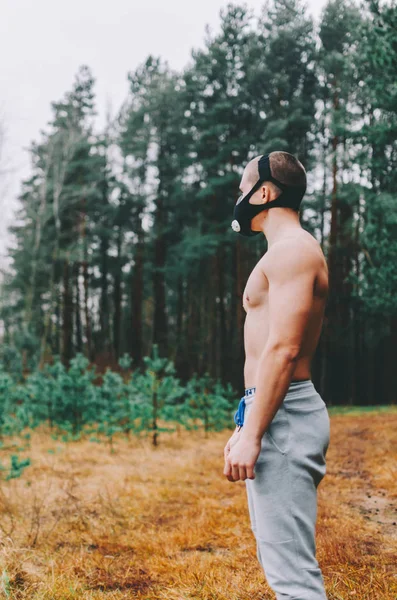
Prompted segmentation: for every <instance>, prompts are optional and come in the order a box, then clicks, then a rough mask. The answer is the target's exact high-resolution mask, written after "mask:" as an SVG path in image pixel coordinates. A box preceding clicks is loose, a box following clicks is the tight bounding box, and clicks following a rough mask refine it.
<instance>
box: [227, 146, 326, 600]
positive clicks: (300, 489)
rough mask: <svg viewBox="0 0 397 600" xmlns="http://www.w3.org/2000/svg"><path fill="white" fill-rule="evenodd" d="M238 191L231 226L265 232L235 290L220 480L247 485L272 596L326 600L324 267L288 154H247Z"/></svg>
mask: <svg viewBox="0 0 397 600" xmlns="http://www.w3.org/2000/svg"><path fill="white" fill-rule="evenodd" d="M240 189H241V192H242V195H241V196H240V198H239V200H238V201H237V203H236V206H235V209H234V221H233V223H232V227H233V229H234V230H235V231H237V232H239V233H240V234H242V235H246V236H251V235H257V234H261V233H263V234H264V235H265V237H266V239H267V242H268V250H267V252H266V253H265V254H264V255H263V256H262V258H261V259H260V260H259V262H258V263H257V264H256V265H255V267H254V269H253V271H252V273H251V275H250V276H249V278H248V281H247V285H246V288H245V290H244V294H243V306H244V308H245V310H246V313H247V314H246V320H245V327H244V346H245V355H246V360H245V366H244V380H245V388H246V389H245V396H244V397H243V398H242V399H241V401H240V404H239V407H238V410H237V411H236V414H235V422H236V423H237V427H236V430H235V431H234V433H233V435H232V436H231V438H230V439H229V441H228V442H227V444H226V446H225V450H224V457H225V467H224V475H225V476H226V477H227V479H228V480H229V481H232V482H234V481H245V483H246V491H247V499H248V509H249V515H250V522H251V527H252V530H253V533H254V535H255V538H256V545H257V557H258V560H259V562H260V564H261V566H262V568H263V571H264V573H265V575H266V579H267V581H268V583H269V585H270V587H271V588H272V589H273V590H274V592H275V594H276V597H277V600H292V599H293V600H326V598H327V596H326V593H325V589H324V581H323V577H322V573H321V570H320V567H319V564H318V562H317V559H316V543H315V526H316V518H317V487H318V484H319V483H320V481H321V480H322V479H323V477H324V475H325V472H326V465H325V456H326V452H327V449H328V445H329V439H330V421H329V415H328V411H327V407H326V405H325V403H324V401H323V399H322V398H321V396H320V395H319V393H318V392H317V391H316V389H315V387H314V385H313V383H312V381H311V372H310V365H311V360H312V357H313V355H314V352H315V349H316V346H317V343H318V340H319V337H320V333H321V328H322V322H323V316H324V309H325V303H326V298H327V293H328V271H327V264H326V261H325V258H324V255H323V253H322V250H321V247H320V246H319V244H318V242H317V241H316V240H315V238H314V237H313V236H312V235H311V234H310V233H309V232H308V231H306V230H305V229H303V228H302V227H301V225H300V221H299V206H300V202H301V200H302V197H303V195H304V193H305V190H306V172H305V169H304V167H303V165H302V164H301V163H300V162H299V161H298V160H297V159H296V158H295V157H294V156H293V155H291V154H289V153H288V152H272V153H271V154H270V155H265V156H262V157H261V156H259V157H256V158H254V159H253V160H251V161H250V162H249V163H248V165H247V166H246V168H245V170H244V173H243V176H242V179H241V183H240ZM267 209H272V210H267Z"/></svg>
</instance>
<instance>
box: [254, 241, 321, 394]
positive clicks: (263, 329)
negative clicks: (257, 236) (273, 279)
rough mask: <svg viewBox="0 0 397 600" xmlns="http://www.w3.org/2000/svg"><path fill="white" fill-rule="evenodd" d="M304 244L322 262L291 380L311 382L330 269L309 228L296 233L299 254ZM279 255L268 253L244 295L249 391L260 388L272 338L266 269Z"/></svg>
mask: <svg viewBox="0 0 397 600" xmlns="http://www.w3.org/2000/svg"><path fill="white" fill-rule="evenodd" d="M293 237H295V235H294V236H293ZM277 243H280V242H277ZM281 243H282V240H281ZM302 244H305V245H306V248H310V249H312V252H313V253H316V255H317V256H318V261H317V260H316V263H318V268H317V269H316V279H315V285H314V289H313V303H312V310H311V314H310V319H309V324H308V326H307V329H306V332H305V337H304V340H303V343H302V349H301V352H300V355H299V357H298V359H297V361H296V368H295V370H294V373H293V375H292V379H291V381H299V380H304V379H311V372H310V365H311V360H312V357H313V355H314V352H315V350H316V347H317V343H318V340H319V338H320V334H321V329H322V324H323V318H324V309H325V304H326V299H327V294H328V269H327V263H326V260H325V257H324V254H323V252H322V250H321V246H320V245H319V244H318V242H317V241H316V240H315V238H314V237H313V236H312V235H311V234H310V233H309V232H308V231H306V230H305V229H302V230H301V231H299V232H298V233H297V234H296V252H298V253H299V251H300V249H301V248H302ZM275 252H277V247H276V245H275V246H274V248H272V251H268V252H266V253H265V254H264V256H262V258H261V259H260V260H259V262H258V263H257V264H256V266H255V267H254V269H253V271H252V272H251V274H250V276H249V278H248V281H247V284H246V286H245V289H244V293H243V307H244V309H245V311H246V313H247V314H246V318H245V325H244V347H245V366H244V380H245V387H246V388H248V387H254V386H255V385H256V381H255V379H256V371H257V365H258V361H259V358H260V356H261V353H262V351H263V349H264V347H265V345H266V341H267V338H268V333H269V319H268V289H269V282H268V280H267V278H266V268H267V265H268V264H269V261H271V260H272V257H273V260H274V256H275V254H274V253H275Z"/></svg>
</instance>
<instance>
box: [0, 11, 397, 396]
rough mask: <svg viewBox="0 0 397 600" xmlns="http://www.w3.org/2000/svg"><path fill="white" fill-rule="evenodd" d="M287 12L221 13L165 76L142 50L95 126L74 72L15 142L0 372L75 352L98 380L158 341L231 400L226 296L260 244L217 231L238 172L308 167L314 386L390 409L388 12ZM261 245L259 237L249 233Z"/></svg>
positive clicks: (391, 57) (395, 27)
mask: <svg viewBox="0 0 397 600" xmlns="http://www.w3.org/2000/svg"><path fill="white" fill-rule="evenodd" d="M393 4H394V3H393V1H388V2H378V1H375V0H364V1H363V2H361V3H358V2H353V1H351V2H349V1H342V0H330V1H329V2H328V3H327V4H326V6H325V8H324V10H323V12H322V15H321V18H320V20H319V22H318V23H314V22H313V19H312V16H311V15H310V13H309V12H308V10H307V9H306V7H305V4H304V2H303V1H301V0H272V1H270V2H267V3H266V4H265V5H264V9H263V11H262V13H261V15H260V17H259V18H256V17H254V16H253V15H252V14H251V12H250V10H249V9H248V8H247V7H246V6H245V5H237V4H230V5H228V7H227V8H226V9H224V10H222V11H221V14H220V23H219V30H218V31H217V32H215V33H211V32H210V31H207V32H206V36H205V41H204V44H203V48H202V49H198V50H193V51H192V55H191V59H190V61H189V64H188V65H187V66H186V67H185V69H184V70H183V71H182V72H177V71H175V70H173V69H171V68H170V67H169V66H168V64H167V63H166V62H165V61H163V60H161V59H160V58H156V57H153V56H149V57H148V58H147V60H145V61H144V63H143V64H141V65H139V66H138V68H136V69H135V70H133V71H131V72H130V73H128V82H129V92H128V97H127V98H126V99H125V102H124V103H123V105H122V107H121V109H120V111H119V112H118V114H117V115H115V116H112V115H109V117H108V119H107V124H106V127H105V128H104V130H103V131H100V132H98V131H97V130H96V127H95V115H96V105H95V91H94V88H95V80H94V77H93V74H92V73H91V70H90V68H89V67H88V66H86V65H83V66H82V67H80V69H79V70H78V73H77V75H76V78H75V81H74V83H73V85H72V87H71V89H70V90H69V91H68V92H66V93H65V95H64V97H63V98H62V99H61V100H59V101H57V102H53V103H52V118H51V121H50V122H49V123H48V124H47V127H46V129H45V130H43V131H42V132H41V139H40V141H37V142H34V143H32V145H31V148H30V154H31V175H30V177H29V178H27V179H25V180H24V181H23V182H22V185H21V193H20V197H19V206H20V208H19V210H18V213H17V214H16V218H15V223H14V224H13V226H12V228H11V233H12V234H13V245H12V247H11V248H10V256H11V259H12V263H11V267H10V269H9V270H8V271H7V272H6V273H5V274H4V282H3V285H2V302H1V314H0V316H1V320H2V323H3V342H2V360H3V365H4V367H5V368H6V369H8V370H12V369H14V370H19V371H20V373H21V376H22V377H23V376H24V375H26V374H27V373H28V372H30V371H32V370H34V369H36V368H42V367H43V366H44V365H45V364H46V363H48V362H51V361H52V360H53V359H54V357H55V356H59V357H60V358H61V360H62V362H63V364H64V365H65V366H68V365H69V363H70V360H71V359H72V358H73V357H74V356H76V354H78V353H83V354H84V355H85V356H86V357H87V358H88V360H89V361H90V362H93V363H96V364H97V365H98V366H99V367H105V366H107V365H110V366H114V365H117V362H118V360H119V358H120V357H121V356H122V355H123V354H124V353H128V354H129V355H130V356H131V358H132V360H133V366H134V367H135V368H138V367H140V366H142V364H143V358H144V357H145V356H147V355H150V353H151V350H152V347H153V344H156V345H157V347H158V349H159V352H160V355H161V356H164V357H167V358H168V359H170V360H172V361H173V363H174V364H175V367H176V370H177V373H178V376H180V377H181V378H182V380H183V381H187V380H188V379H190V378H192V377H193V376H194V375H195V374H197V375H198V376H202V375H204V374H206V373H208V374H209V376H210V377H212V378H214V379H220V380H221V381H222V382H223V383H231V384H232V385H233V387H234V389H235V390H236V391H237V390H238V391H239V392H240V391H241V390H242V388H243V364H244V348H243V325H244V310H243V307H242V292H243V289H244V286H245V283H246V280H247V278H248V276H249V273H250V272H251V270H252V268H253V267H254V265H255V263H256V261H257V260H258V259H259V258H260V257H261V256H262V254H263V253H264V252H265V251H266V240H265V238H264V236H257V237H256V238H255V239H247V240H245V239H243V238H241V236H238V235H236V234H235V233H234V232H233V231H232V229H231V227H230V223H231V221H232V213H233V206H234V204H235V202H236V199H237V196H238V193H239V191H238V187H239V181H240V178H241V174H242V170H243V168H244V166H245V164H246V163H247V162H248V160H250V159H251V158H252V157H254V156H256V155H258V154H265V153H268V152H271V151H274V150H285V151H288V152H291V153H293V154H294V155H296V156H297V157H298V158H299V160H300V161H301V162H302V163H303V164H304V166H305V168H306V170H307V172H308V181H309V186H308V191H307V193H306V196H305V197H304V199H303V202H302V207H301V223H302V226H303V227H305V228H306V229H307V230H308V231H310V232H311V233H312V235H314V236H315V238H316V239H317V240H318V241H319V243H320V244H321V246H322V249H323V251H324V254H325V256H326V258H327V262H328V267H329V275H330V292H329V298H328V302H327V307H326V315H325V320H324V326H323V332H322V335H321V338H320V343H319V346H318V349H317V353H316V356H315V360H314V362H313V370H312V378H313V382H314V384H315V386H316V388H317V389H318V390H319V391H320V393H321V394H322V395H323V397H324V399H325V401H326V402H328V403H329V404H361V405H364V404H378V403H391V402H396V399H397V398H396V396H397V386H396V384H395V381H394V372H393V371H394V367H395V365H396V362H397V361H396V358H397V350H396V348H397V293H396V292H397V235H396V234H397V144H396V139H397V135H396V134H397V116H396V112H397V86H396V73H397V9H396V8H395V6H393ZM258 237H259V238H260V239H259V240H258V239H257V238H258Z"/></svg>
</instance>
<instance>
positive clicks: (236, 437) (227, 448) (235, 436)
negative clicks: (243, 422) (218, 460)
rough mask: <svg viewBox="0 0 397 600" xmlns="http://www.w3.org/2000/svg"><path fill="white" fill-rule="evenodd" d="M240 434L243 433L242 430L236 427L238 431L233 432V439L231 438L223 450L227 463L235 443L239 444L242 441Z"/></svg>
mask: <svg viewBox="0 0 397 600" xmlns="http://www.w3.org/2000/svg"><path fill="white" fill-rule="evenodd" d="M240 433H241V430H239V428H238V427H236V429H235V430H234V431H233V435H232V436H231V438H229V440H228V442H227V444H226V446H225V448H224V450H223V456H224V457H225V461H226V459H227V457H228V456H229V452H230V450H231V449H232V448H233V446H234V445H235V443H236V442H238V440H239V439H240Z"/></svg>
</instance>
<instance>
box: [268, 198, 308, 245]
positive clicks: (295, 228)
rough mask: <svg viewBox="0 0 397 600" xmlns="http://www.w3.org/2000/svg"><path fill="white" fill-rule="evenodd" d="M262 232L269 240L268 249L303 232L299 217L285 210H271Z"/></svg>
mask: <svg viewBox="0 0 397 600" xmlns="http://www.w3.org/2000/svg"><path fill="white" fill-rule="evenodd" d="M262 231H263V234H264V236H265V237H266V239H267V243H268V247H269V248H270V246H272V245H273V244H275V243H276V242H279V241H280V240H281V239H283V238H285V237H291V236H293V235H294V234H297V233H299V232H300V231H303V227H302V226H301V224H300V221H299V215H298V214H296V213H293V212H290V211H289V210H288V209H285V208H279V207H277V208H271V209H269V211H268V213H267V215H266V216H265V218H264V219H263V222H262Z"/></svg>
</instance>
